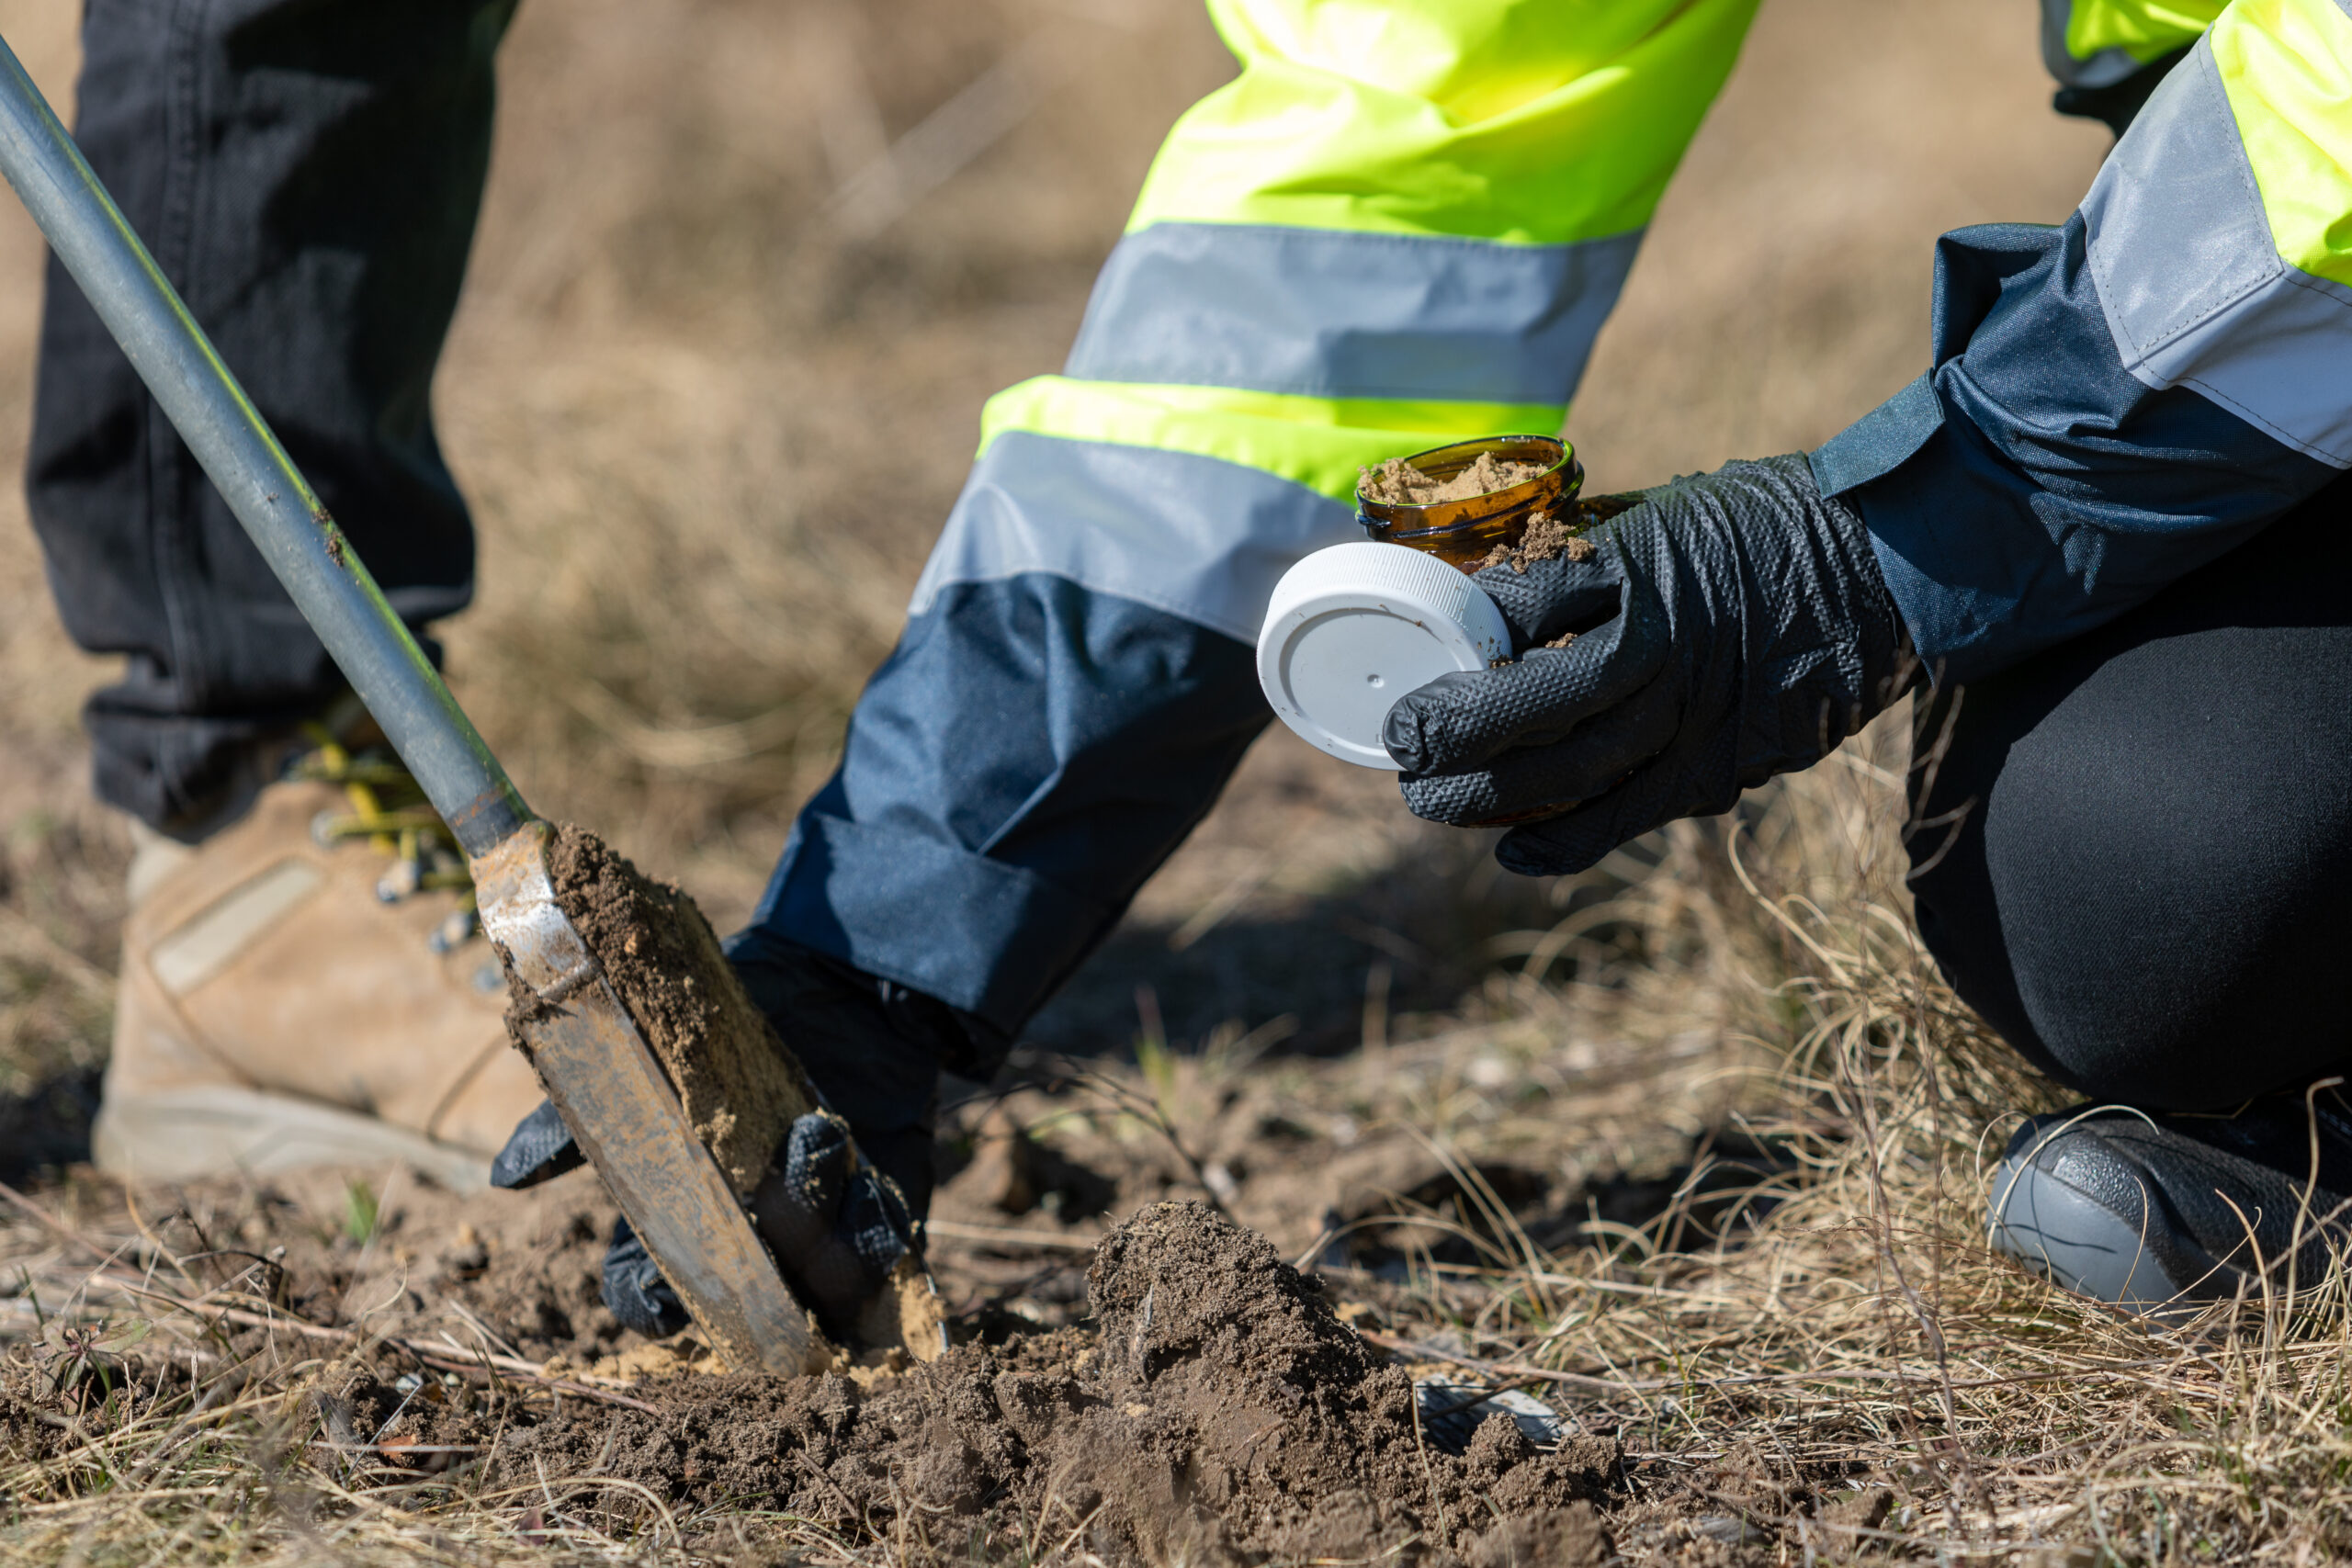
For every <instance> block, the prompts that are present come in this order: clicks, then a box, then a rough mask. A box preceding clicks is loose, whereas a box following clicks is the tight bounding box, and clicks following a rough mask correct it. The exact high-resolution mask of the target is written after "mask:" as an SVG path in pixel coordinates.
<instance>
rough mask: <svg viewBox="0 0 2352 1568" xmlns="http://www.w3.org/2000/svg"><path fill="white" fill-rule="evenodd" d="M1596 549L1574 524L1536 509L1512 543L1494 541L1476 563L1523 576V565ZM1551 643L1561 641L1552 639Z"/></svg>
mask: <svg viewBox="0 0 2352 1568" xmlns="http://www.w3.org/2000/svg"><path fill="white" fill-rule="evenodd" d="M1597 553H1598V550H1597V548H1596V547H1595V546H1594V545H1593V542H1592V541H1591V540H1590V539H1588V538H1586V537H1585V536H1583V534H1581V533H1579V532H1578V531H1577V528H1576V527H1575V526H1574V525H1570V524H1568V523H1566V522H1563V521H1562V520H1561V519H1559V518H1557V517H1555V516H1553V515H1552V514H1551V513H1548V512H1539V513H1536V514H1535V515H1534V516H1532V517H1530V518H1529V519H1528V520H1527V532H1526V533H1524V534H1522V535H1521V536H1520V540H1519V543H1518V544H1516V545H1508V544H1505V545H1497V546H1496V547H1494V548H1493V549H1491V550H1489V551H1487V558H1486V559H1485V560H1482V561H1480V562H1479V563H1478V570H1480V571H1484V570H1487V568H1488V567H1494V566H1507V567H1509V568H1510V569H1511V570H1513V571H1515V572H1518V573H1520V574H1521V576H1525V575H1526V573H1527V569H1528V568H1529V567H1531V566H1532V565H1534V564H1535V563H1536V562H1537V561H1544V560H1553V559H1556V558H1561V557H1566V558H1567V559H1569V560H1590V559H1591V558H1593V557H1594V555H1596V554H1597ZM1551 646H1553V647H1562V646H1565V645H1564V644H1558V643H1555V644H1552V645H1551Z"/></svg>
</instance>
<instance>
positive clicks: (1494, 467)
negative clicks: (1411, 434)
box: [1357, 452, 1544, 506]
mask: <svg viewBox="0 0 2352 1568" xmlns="http://www.w3.org/2000/svg"><path fill="white" fill-rule="evenodd" d="M1543 472H1544V466H1543V465H1542V464H1540V463H1513V462H1510V461H1507V460H1505V459H1502V458H1498V457H1496V456H1495V455H1494V454H1493V453H1492V452H1481V453H1479V454H1478V456H1477V458H1476V460H1475V461H1473V462H1472V463H1471V465H1470V466H1469V467H1468V468H1464V469H1463V470H1462V471H1461V472H1460V473H1458V474H1456V475H1454V476H1453V478H1452V479H1437V478H1435V477H1433V476H1431V475H1430V474H1426V473H1423V472H1422V471H1421V470H1420V469H1419V468H1415V467H1413V465H1412V464H1410V463H1408V462H1407V461H1406V460H1405V459H1404V458H1402V457H1391V458H1389V459H1388V460H1387V461H1386V462H1385V463H1383V464H1381V465H1380V466H1379V467H1378V468H1360V469H1358V470H1357V474H1358V479H1359V483H1358V487H1357V488H1358V489H1359V490H1361V491H1363V497H1364V499H1365V500H1366V501H1376V502H1380V503H1381V504H1383V505H1384V506H1433V505H1435V504H1436V503H1437V502H1441V501H1467V500H1469V499H1470V498H1471V497H1472V496H1474V495H1485V494H1487V492H1488V491H1498V490H1509V489H1510V487H1511V486H1513V485H1517V484H1525V483H1526V482H1527V481H1528V480H1530V479H1534V478H1536V477H1538V476H1539V475H1541V474H1542V473H1543Z"/></svg>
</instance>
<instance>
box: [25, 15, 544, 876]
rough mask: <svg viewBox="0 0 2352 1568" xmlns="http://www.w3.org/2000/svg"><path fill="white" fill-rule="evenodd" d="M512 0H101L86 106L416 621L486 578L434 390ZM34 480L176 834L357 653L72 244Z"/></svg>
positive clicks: (154, 240)
mask: <svg viewBox="0 0 2352 1568" xmlns="http://www.w3.org/2000/svg"><path fill="white" fill-rule="evenodd" d="M514 6H515V0H404V3H402V4H400V5H383V4H378V3H371V0H90V4H89V6H88V9H87V13H86V15H85V21H84V28H83V43H84V65H83V71H82V80H81V85H80V94H79V98H80V103H79V113H78V117H77V125H76V130H75V135H76V137H77V139H78V140H79V141H80V142H81V144H82V148H83V150H84V152H85V153H87V154H88V156H89V159H90V161H91V163H92V164H93V165H94V166H95V167H96V170H97V172H98V175H99V176H100V177H101V178H103V179H104V180H105V181H106V182H107V186H109V187H110V188H111V189H112V190H113V192H114V194H115V197H116V199H117V200H118V201H119V202H120V203H121V205H122V208H123V210H124V212H125V213H126V214H127V215H128V217H129V218H130V222H131V224H132V226H133V227H134V228H136V229H137V230H138V231H139V233H140V234H141V237H142V238H144V239H145V240H146V242H147V243H148V245H149V247H150V248H151V249H153V252H154V254H155V256H156V259H157V261H158V263H159V264H160V265H162V267H163V269H164V274H165V276H168V277H170V278H171V280H172V282H173V283H174V284H175V286H176V287H177V288H179V290H180V291H181V293H182V294H183V295H184V296H185V297H186V298H187V301H188V304H189V307H190V308H191V309H192V310H194V312H195V314H196V317H197V319H198V321H200V322H202V323H203V325H204V327H205V329H206V331H207V332H209V333H210V334H211V336H212V340H213V342H214V344H217V345H218V346H219V348H220V354H221V357H222V358H223V359H224V360H226V361H227V363H228V365H229V367H230V368H231V369H232V370H233V371H234V372H235V373H236V374H237V376H238V377H239V378H240V379H242V380H243V383H244V386H245V389H246V390H247V391H248V392H249V393H250V394H251V395H252V396H253V399H254V402H255V404H256V405H257V406H258V407H259V408H260V410H261V412H262V413H263V415H264V416H265V417H266V419H268V420H269V422H270V423H271V424H272V425H273V426H275V427H276V429H277V433H278V434H279V436H280V437H281V438H282V439H283V440H284V441H285V443H286V446H287V447H288V450H289V451H290V452H291V453H292V454H293V457H294V459H295V461H296V462H297V463H299V464H300V466H301V468H302V469H303V471H304V472H305V473H306V474H307V475H308V476H309V478H310V479H311V483H312V484H313V485H314V486H316V487H317V489H318V491H319V492H320V495H321V497H322V499H323V500H324V501H325V502H326V504H327V506H328V507H329V508H330V509H331V510H332V511H333V512H334V513H335V515H336V518H337V519H338V521H339V522H340V523H341V524H342V525H343V528H344V530H345V533H346V534H347V535H348V536H350V538H351V539H352V541H353V542H354V543H355V544H356V546H357V547H358V549H359V552H360V555H361V557H362V558H364V559H365V560H366V561H367V562H368V569H369V570H371V571H372V572H373V573H374V574H375V576H376V578H377V580H378V581H379V582H381V583H382V584H383V586H384V589H385V592H386V593H387V595H388V596H389V597H390V600H391V602H392V604H394V605H395V606H396V607H397V608H398V609H399V610H400V612H401V615H403V616H404V617H406V618H407V619H408V620H409V622H410V623H411V624H412V625H413V626H423V625H424V624H425V623H427V622H429V621H431V620H432V619H434V618H435V617H436V616H439V615H447V614H448V613H450V612H451V611H454V610H456V609H458V608H459V607H461V606H462V605H464V604H466V603H467V601H468V600H469V597H470V596H471V593H472V581H473V531H472V525H471V523H470V520H469V517H468V515H467V512H466V507H465V502H464V501H463V500H462V499H461V498H460V497H459V495H458V489H457V486H456V484H455V482H454V481H453V480H452V479H451V478H450V475H449V471H448V469H447V467H446V466H445V465H444V463H443V462H442V459H441V453H440V449H439V447H438V446H437V444H436V443H435V437H434V431H433V420H432V412H431V407H430V402H429V393H430V389H431V384H432V378H433V369H434V365H435V360H436V358H437V357H438V355H439V354H440V349H441V344H442V340H443V337H444V335H445V334H446V333H447V330H448V325H449V320H450V316H451V313H452V312H453V311H454V310H455V309H456V306H457V299H458V285H459V282H460V280H461V278H462V276H463V275H464V271H465V263H466V254H467V250H468V247H469V245H470V243H471V242H472V237H473V230H474V221H475V217H476V214H477V212H478V210H479V209H480V206H481V191H482V184H483V180H484V176H485V175H486V173H487V170H488V165H489V154H490V130H491V113H492V96H493V85H494V84H493V79H492V55H493V53H494V51H495V50H496V48H497V44H498V40H499V38H500V35H501V34H502V33H503V31H504V29H505V27H506V23H507V21H508V18H509V17H511V16H512V15H513V12H514ZM40 355H41V357H40V381H39V389H38V394H37V401H36V405H35V411H34V421H33V437H32V447H31V452H30V455H29V459H28V464H27V488H28V499H29V501H30V505H31V512H32V517H33V524H34V526H35V528H36V529H37V530H38V532H39V534H40V540H41V545H42V547H43V549H44V551H45V552H46V554H47V558H48V565H49V575H50V581H51V585H52V588H53V589H54V592H55V593H56V597H57V603H58V607H59V610H60V612H61V614H62V615H63V618H64V621H65V625H66V627H67V629H68V630H69V631H70V632H71V633H72V634H73V636H74V639H75V640H76V641H77V642H79V643H80V644H81V645H82V646H83V647H85V648H86V649H92V650H93V651H96V652H107V653H121V654H123V655H126V656H127V665H126V668H125V671H124V674H123V678H122V680H121V681H120V682H118V683H117V684H114V685H112V686H109V687H107V688H106V689H105V690H103V691H101V692H99V693H97V694H96V695H95V696H94V697H93V698H92V699H91V700H90V703H89V705H88V708H87V710H86V713H85V721H86V724H87V726H88V729H89V732H90V738H91V741H92V744H93V748H94V750H95V753H96V761H95V771H96V788H97V792H98V794H99V795H100V797H101V798H103V799H105V800H107V802H109V803H111V804H113V805H115V806H118V807H122V808H123V809H125V810H128V811H130V812H133V813H135V814H136V815H138V816H139V817H141V818H144V819H145V820H147V821H148V822H149V823H151V824H153V826H155V827H157V828H160V829H164V831H166V832H169V833H172V834H174V835H175V836H178V837H182V838H189V839H193V838H198V837H201V836H202V835H203V834H204V833H205V832H207V831H209V830H210V829H212V828H214V827H217V826H219V825H220V824H221V823H222V822H224V821H226V820H228V819H230V818H233V817H234V816H235V815H236V814H237V813H239V812H241V811H242V810H243V808H244V807H245V806H246V804H247V803H248V802H249V801H250V800H251V798H252V795H253V792H254V790H255V789H257V788H258V787H259V785H260V784H262V783H263V782H266V781H264V780H263V779H261V778H260V777H259V776H258V767H259V761H258V756H257V750H258V749H257V746H256V742H257V741H258V740H259V739H262V738H264V737H266V736H267V735H269V734H270V733H272V732H273V731H277V730H280V729H282V728H285V727H286V726H287V725H288V723H290V722H291V721H292V720H294V719H296V718H299V717H301V716H306V715H308V714H310V713H311V712H313V711H315V710H316V709H317V707H318V706H319V705H321V704H322V702H324V701H325V700H326V699H328V698H329V697H331V696H332V695H333V694H334V692H335V691H336V690H338V689H339V687H340V684H341V682H340V679H339V677H338V676H337V674H336V672H335V671H334V666H333V665H332V664H331V663H330V662H329V661H328V660H327V658H326V655H325V652H324V650H323V649H322V648H321V647H320V646H319V643H318V640H317V639H316V638H315V637H312V636H311V632H310V630H309V628H308V627H307V626H304V625H303V623H302V621H301V618H300V616H299V615H297V614H296V613H295V610H294V607H293V605H292V604H291V602H290V601H288V598H287V597H286V595H285V593H284V592H283V591H282V590H281V589H280V588H279V587H278V585H277V581H276V580H275V579H274V578H273V577H272V576H271V575H270V573H269V571H268V569H267V568H266V566H264V565H263V563H262V560H261V558H260V557H259V555H258V554H257V553H256V552H255V551H254V549H253V547H252V546H251V545H250V544H249V543H248V542H247V541H246V539H245V537H244V535H243V531H242V530H241V529H240V528H239V527H238V525H237V523H236V521H235V519H234V518H233V517H232V515H231V514H230V513H229V511H228V508H227V507H226V506H225V505H223V504H222V502H220V498H219V496H218V495H217V494H215V493H214V491H213V489H212V486H211V483H210V481H209V480H208V479H206V478H205V477H204V474H203V472H202V471H201V470H200V469H199V468H198V467H197V465H196V462H195V460H194V459H193V458H192V457H190V456H189V455H188V453H187V448H186V447H185V446H182V445H181V443H180V441H179V439H178V437H177V436H176V435H175V434H174V433H173V431H172V429H171V427H170V425H169V423H167V422H166V421H165V420H164V417H163V415H162V414H161V413H160V412H158V411H157V410H156V408H155V406H154V404H153V401H152V400H149V398H148V397H147V395H146V393H145V390H144V389H143V388H141V385H140V384H139V381H138V378H136V377H135V376H134V375H133V374H132V372H131V370H130V366H129V364H128V363H127V362H126V361H125V360H124V359H123V357H122V355H121V354H120V353H119V351H118V350H117V349H116V348H115V346H114V344H113V343H112V341H111V340H110V339H108V337H107V334H106V332H105V330H104V328H102V327H101V326H100V325H99V323H98V321H97V318H96V315H95V314H94V313H93V312H92V311H91V310H90V309H89V306H88V304H87V303H86V302H85V300H84V299H83V298H82V295H81V292H80V290H79V289H78V288H75V287H74V284H73V282H72V281H71V280H70V279H68V278H67V277H66V276H64V275H63V273H62V272H61V271H59V270H58V269H57V268H56V266H55V265H54V263H53V262H52V264H51V272H50V275H49V287H48V299H47V305H46V313H45V315H44V317H43V321H42V330H41V346H40Z"/></svg>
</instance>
